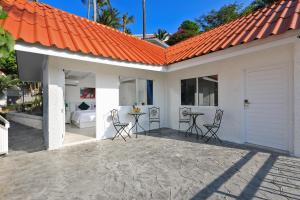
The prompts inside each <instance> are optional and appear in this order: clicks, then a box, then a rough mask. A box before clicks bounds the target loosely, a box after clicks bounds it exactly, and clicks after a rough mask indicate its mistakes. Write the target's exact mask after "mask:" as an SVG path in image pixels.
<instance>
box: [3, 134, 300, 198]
mask: <svg viewBox="0 0 300 200" xmlns="http://www.w3.org/2000/svg"><path fill="white" fill-rule="evenodd" d="M14 130H15V131H18V129H14ZM16 135H18V133H16ZM29 135H31V134H29ZM31 136H32V135H31ZM27 145H29V144H27ZM299 187H300V160H299V159H297V158H293V157H289V156H286V155H281V154H278V153H274V152H269V151H266V150H262V149H255V148H250V147H246V146H243V145H237V144H233V143H228V142H224V143H223V144H218V143H215V142H214V141H212V143H210V144H205V143H203V142H201V141H198V140H196V139H195V137H193V136H191V137H188V138H186V137H184V135H183V134H178V133H177V131H174V130H170V129H162V130H161V134H158V133H157V134H156V133H151V134H149V135H147V136H144V135H139V137H138V138H137V139H136V138H132V139H129V140H128V141H127V142H124V141H123V140H121V139H117V140H115V141H111V140H104V141H99V142H95V143H89V144H83V145H77V146H73V147H67V148H64V149H60V150H55V151H38V152H34V153H32V152H27V153H23V154H20V153H13V154H10V155H9V156H7V157H4V158H1V159H0V199H1V200H2V199H3V200H15V199H22V200H24V199H25V200H27V199H28V200H31V199H33V200H40V199H42V200H47V199H49V200H56V199H57V200H60V199H64V200H81V199H88V200H89V199H90V200H96V199H97V200H98V199H136V200H140V199H168V200H169V199H172V200H173V199H178V200H181V199H272V200H273V199H300V189H299Z"/></svg>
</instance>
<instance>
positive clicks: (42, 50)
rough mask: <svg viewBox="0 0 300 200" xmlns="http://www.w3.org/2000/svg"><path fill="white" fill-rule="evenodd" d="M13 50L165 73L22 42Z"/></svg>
mask: <svg viewBox="0 0 300 200" xmlns="http://www.w3.org/2000/svg"><path fill="white" fill-rule="evenodd" d="M15 50H16V51H20V52H28V53H34V54H41V55H46V56H55V57H61V58H68V59H74V60H80V61H87V62H93V63H99V64H104V65H113V66H118V67H127V68H134V69H142V70H149V71H158V72H164V71H166V67H165V66H159V65H146V64H141V63H132V62H125V61H119V60H113V59H107V58H103V57H96V56H92V55H87V54H83V53H74V52H71V51H68V50H60V49H57V48H49V47H45V46H42V45H39V44H29V43H26V42H23V41H17V42H16V45H15Z"/></svg>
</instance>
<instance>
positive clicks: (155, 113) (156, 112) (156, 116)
mask: <svg viewBox="0 0 300 200" xmlns="http://www.w3.org/2000/svg"><path fill="white" fill-rule="evenodd" d="M152 123H158V128H159V129H160V108H159V107H155V106H154V107H151V108H149V133H150V126H151V124H152Z"/></svg>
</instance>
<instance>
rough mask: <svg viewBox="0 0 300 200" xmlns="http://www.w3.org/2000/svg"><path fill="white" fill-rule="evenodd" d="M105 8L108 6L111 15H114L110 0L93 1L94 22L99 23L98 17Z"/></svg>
mask: <svg viewBox="0 0 300 200" xmlns="http://www.w3.org/2000/svg"><path fill="white" fill-rule="evenodd" d="M104 6H108V8H109V9H110V11H111V14H113V13H112V7H111V4H110V0H93V8H94V21H95V22H96V21H97V17H98V15H100V13H99V12H100V11H101V8H103V7H104Z"/></svg>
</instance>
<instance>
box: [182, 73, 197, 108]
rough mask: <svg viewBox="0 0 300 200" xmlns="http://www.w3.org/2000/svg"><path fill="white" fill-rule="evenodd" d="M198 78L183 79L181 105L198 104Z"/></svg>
mask: <svg viewBox="0 0 300 200" xmlns="http://www.w3.org/2000/svg"><path fill="white" fill-rule="evenodd" d="M196 89H197V83H196V79H195V78H192V79H185V80H181V105H192V106H194V105H196V104H195V103H196V98H197V93H196Z"/></svg>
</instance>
